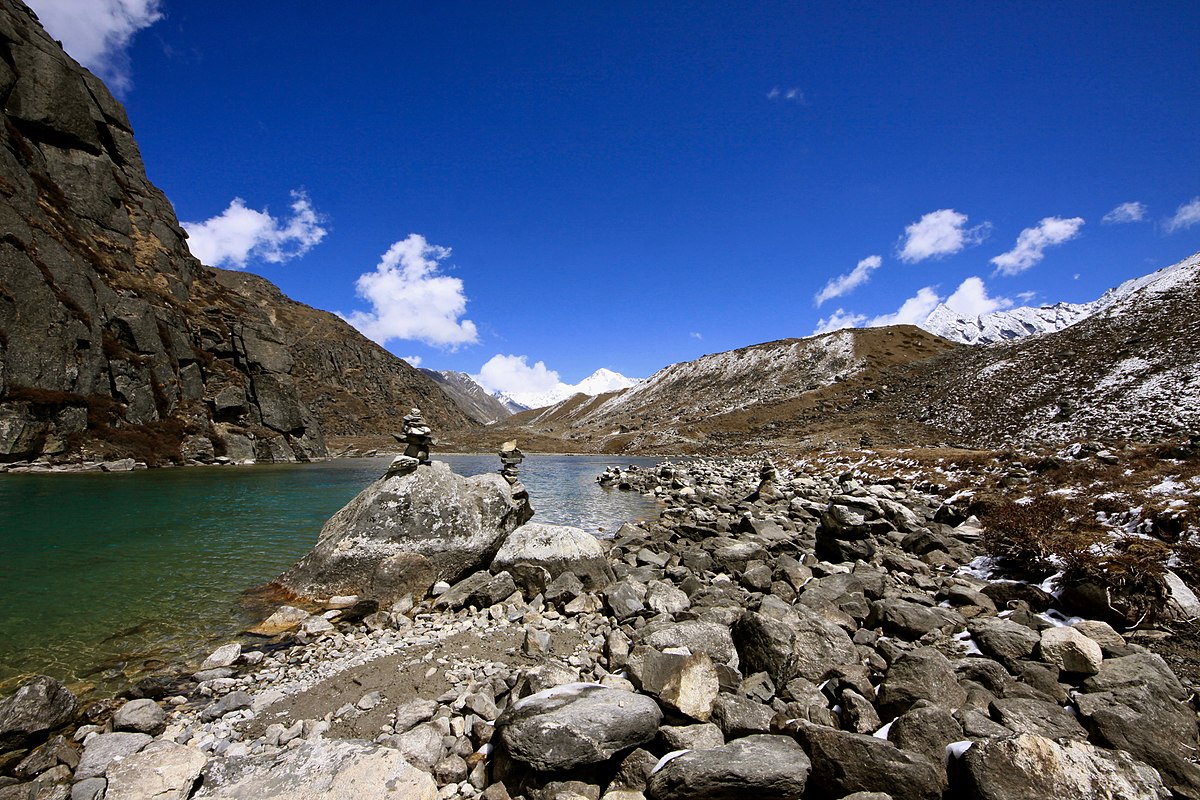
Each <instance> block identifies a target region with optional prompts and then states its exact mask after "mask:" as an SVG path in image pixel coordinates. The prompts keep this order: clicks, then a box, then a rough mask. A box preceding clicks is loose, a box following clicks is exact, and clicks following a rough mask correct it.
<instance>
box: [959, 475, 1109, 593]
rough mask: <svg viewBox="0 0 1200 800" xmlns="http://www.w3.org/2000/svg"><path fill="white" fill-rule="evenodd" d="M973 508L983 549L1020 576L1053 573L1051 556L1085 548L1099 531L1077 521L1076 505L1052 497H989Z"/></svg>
mask: <svg viewBox="0 0 1200 800" xmlns="http://www.w3.org/2000/svg"><path fill="white" fill-rule="evenodd" d="M979 506H980V507H979V508H978V511H977V513H979V514H980V519H981V521H982V522H983V524H984V531H983V548H984V551H985V552H986V553H987V554H988V555H989V556H991V557H992V558H994V559H996V561H997V562H998V564H999V566H1000V568H1001V569H1002V570H1004V571H1006V572H1009V573H1011V574H1013V575H1015V576H1016V577H1020V578H1024V579H1038V578H1045V577H1046V576H1047V575H1050V574H1051V573H1053V572H1054V571H1055V564H1054V559H1055V558H1062V557H1064V556H1068V555H1071V554H1074V553H1077V552H1080V551H1083V550H1086V549H1087V548H1089V547H1091V546H1092V545H1093V544H1095V543H1096V542H1097V541H1099V540H1100V538H1101V535H1102V534H1101V532H1100V531H1099V530H1097V529H1096V528H1095V527H1093V526H1089V525H1086V524H1085V523H1084V522H1083V521H1082V514H1081V511H1082V509H1080V508H1078V507H1076V506H1077V504H1073V503H1070V502H1068V501H1067V500H1066V499H1064V498H1062V497H1058V496H1054V495H1037V496H1035V497H1034V498H1033V499H1032V500H1031V501H1030V502H1028V503H1016V502H1013V501H1012V500H1009V499H1007V498H997V497H994V496H993V497H989V498H987V499H986V500H983V499H981V501H980V504H979Z"/></svg>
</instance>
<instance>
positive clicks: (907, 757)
mask: <svg viewBox="0 0 1200 800" xmlns="http://www.w3.org/2000/svg"><path fill="white" fill-rule="evenodd" d="M783 732H785V733H791V734H792V735H794V736H795V737H796V740H797V741H799V742H800V745H801V746H802V747H803V748H804V750H805V752H807V753H808V757H809V758H810V759H811V760H812V774H811V775H810V776H809V779H808V787H807V788H806V790H805V794H804V796H805V798H812V800H836V798H841V797H845V796H846V795H849V794H853V793H855V792H887V793H888V794H890V795H891V796H892V797H893V798H894V799H895V800H938V798H941V796H942V791H943V790H944V789H945V787H946V775H945V769H944V768H943V767H942V765H941V763H940V762H938V763H934V762H932V761H930V760H929V759H927V758H925V757H924V756H921V755H918V754H915V753H906V752H904V751H903V750H901V749H900V748H898V747H896V746H895V745H894V744H892V743H891V742H889V741H886V740H884V739H877V738H875V737H874V736H865V735H863V734H859V733H849V732H847V731H839V730H836V729H835V728H827V727H825V726H824V725H813V724H811V723H808V722H804V721H802V720H789V721H788V722H787V723H786V725H784V726H783Z"/></svg>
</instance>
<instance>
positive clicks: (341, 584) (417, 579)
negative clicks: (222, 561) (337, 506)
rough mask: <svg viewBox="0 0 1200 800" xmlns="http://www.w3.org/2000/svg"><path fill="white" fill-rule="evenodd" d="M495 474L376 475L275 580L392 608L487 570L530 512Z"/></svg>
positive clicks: (432, 470) (443, 469)
mask: <svg viewBox="0 0 1200 800" xmlns="http://www.w3.org/2000/svg"><path fill="white" fill-rule="evenodd" d="M532 513H533V510H532V509H531V508H530V506H529V503H528V501H527V500H514V499H513V496H512V487H510V486H509V485H508V483H507V482H506V481H505V480H504V479H503V478H501V477H500V476H499V475H476V476H474V477H471V478H463V477H461V476H459V475H455V474H454V473H453V472H451V471H450V469H449V468H448V467H447V466H446V465H445V464H444V463H441V462H439V463H435V464H433V465H432V466H428V467H426V466H422V467H418V468H417V469H416V470H414V471H413V472H410V473H408V474H406V475H399V476H393V477H385V478H381V479H379V480H377V481H375V483H373V484H371V485H370V486H368V487H367V488H366V489H364V490H363V491H362V492H361V493H359V495H358V496H357V497H355V498H354V499H353V500H351V501H350V502H349V503H348V504H347V505H346V506H345V507H344V508H342V509H341V510H340V511H338V512H337V513H336V514H334V515H333V517H331V518H330V520H329V521H328V522H327V523H325V527H323V528H322V529H321V535H320V539H319V540H318V542H317V545H316V547H314V548H313V549H312V551H311V552H309V554H308V555H306V556H305V557H304V558H302V559H301V560H300V561H299V563H297V564H296V565H295V566H294V567H292V568H291V569H290V570H288V571H287V572H285V573H284V574H283V575H281V576H280V577H279V583H280V584H282V585H283V586H284V587H285V588H287V589H289V590H290V591H292V592H295V593H296V594H298V595H300V596H302V597H328V596H331V595H343V594H356V595H358V596H360V597H363V598H369V599H373V600H377V601H379V602H380V603H381V604H384V603H390V602H392V601H393V600H395V599H397V598H399V597H402V596H404V595H406V594H413V595H423V594H424V593H425V592H426V591H427V590H428V589H429V587H430V585H432V584H433V583H434V582H435V581H438V580H446V581H451V582H453V581H457V580H458V579H459V578H460V577H462V576H463V575H466V574H468V573H470V572H473V571H475V570H477V569H479V568H480V567H482V566H485V565H486V564H487V563H488V561H489V560H490V559H491V557H492V556H493V555H494V554H495V553H496V551H497V550H498V549H499V548H500V545H501V543H502V542H503V540H504V537H505V536H507V535H508V534H509V533H510V532H511V531H513V530H514V529H515V528H517V527H518V526H519V525H521V524H522V523H524V522H525V521H526V520H528V519H529V517H530V516H531V515H532Z"/></svg>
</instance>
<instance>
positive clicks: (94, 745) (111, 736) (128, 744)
mask: <svg viewBox="0 0 1200 800" xmlns="http://www.w3.org/2000/svg"><path fill="white" fill-rule="evenodd" d="M152 741H154V737H153V736H150V735H149V734H146V733H102V734H100V735H99V736H96V737H94V738H92V739H91V740H90V741H89V742H88V743H87V746H86V747H84V748H83V756H82V757H81V758H80V759H79V766H77V767H76V768H75V780H77V781H81V780H84V779H85V778H99V777H100V776H102V775H103V774H104V772H105V771H106V770H107V769H108V765H109V764H111V763H113V762H114V761H121V760H123V759H125V758H128V757H129V756H131V755H133V754H134V753H136V752H138V751H139V750H141V749H142V748H143V747H145V746H146V745H148V744H150V742H152Z"/></svg>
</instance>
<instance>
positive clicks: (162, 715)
mask: <svg viewBox="0 0 1200 800" xmlns="http://www.w3.org/2000/svg"><path fill="white" fill-rule="evenodd" d="M112 721H113V727H114V728H116V729H117V730H119V731H134V732H136V733H149V734H151V735H157V734H159V733H162V732H163V729H164V728H166V727H167V712H165V711H163V710H162V708H161V707H160V706H159V705H158V703H156V702H154V701H153V700H150V699H146V698H143V699H141V700H130V701H129V702H128V703H126V704H125V705H123V706H121V707H120V708H118V709H117V713H115V714H113V720H112Z"/></svg>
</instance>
